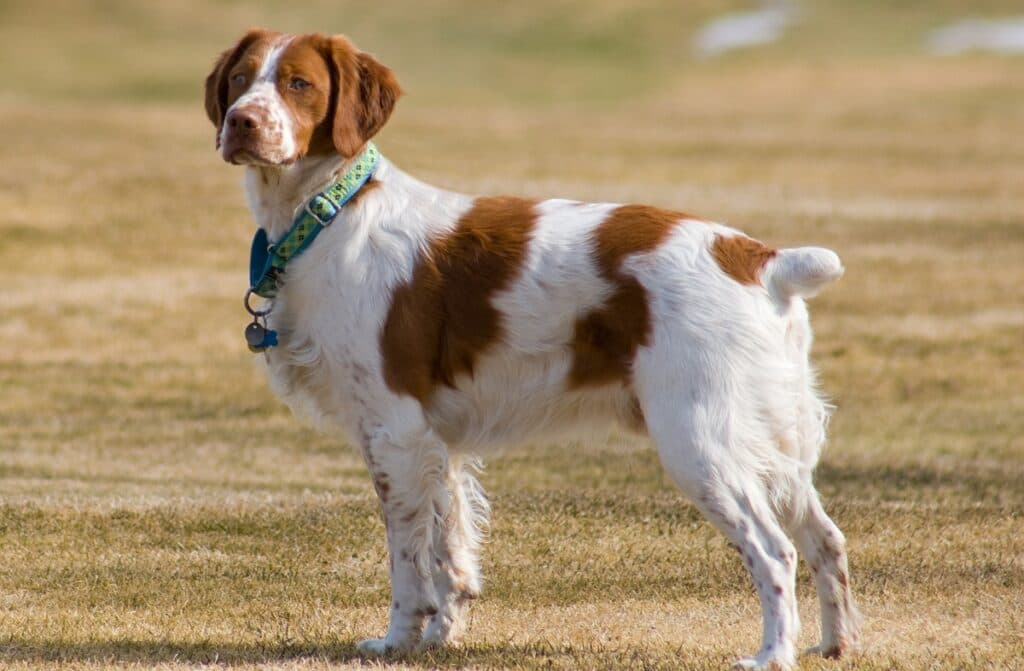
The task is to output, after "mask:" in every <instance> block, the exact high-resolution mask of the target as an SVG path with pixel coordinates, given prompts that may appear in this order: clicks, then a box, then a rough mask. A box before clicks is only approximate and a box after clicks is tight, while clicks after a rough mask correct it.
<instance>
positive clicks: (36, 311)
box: [0, 0, 1024, 669]
mask: <svg viewBox="0 0 1024 671" xmlns="http://www.w3.org/2000/svg"><path fill="white" fill-rule="evenodd" d="M911 4H914V3H911ZM165 5H166V6H165V7H164V8H162V9H157V8H156V7H155V6H154V7H146V6H145V5H141V4H138V5H137V4H134V3H104V4H103V5H102V6H101V7H99V8H98V9H91V8H90V6H89V5H88V4H87V3H71V2H66V3H56V6H55V7H54V8H49V9H48V10H44V9H40V8H39V7H38V6H37V3H20V2H18V3H7V4H5V5H4V6H3V7H0V19H2V20H3V22H2V23H0V38H2V39H0V60H2V61H3V62H4V63H5V64H6V65H7V67H5V68H4V70H5V80H6V81H7V84H6V85H7V86H8V87H9V88H7V89H5V90H6V92H5V93H3V94H0V127H2V128H3V129H4V134H3V137H4V141H3V143H2V144H0V165H3V169H2V170H0V213H2V214H0V264H2V267H3V268H4V270H5V273H4V280H5V281H4V289H3V291H2V292H0V339H2V341H3V343H4V347H3V348H2V350H0V496H2V499H0V501H2V504H0V533H2V539H3V542H2V544H0V664H3V665H4V666H5V667H8V668H25V669H39V668H48V667H51V666H57V665H60V666H63V667H66V668H89V669H99V668H109V667H132V666H145V667H157V668H168V669H181V668H188V667H193V666H197V665H206V664H214V665H230V666H232V667H236V666H237V667H243V668H249V667H273V668H281V669H313V668H324V667H331V668H334V667H347V666H360V665H366V664H365V663H363V662H361V661H359V660H358V658H356V657H355V653H354V641H355V640H357V639H359V638H363V637H366V636H371V635H375V634H379V632H380V631H381V630H382V628H383V626H384V616H385V614H386V603H387V583H386V576H385V572H386V571H385V565H386V562H385V555H384V547H383V532H382V524H381V522H380V520H379V519H378V516H377V512H376V507H375V503H374V501H373V496H372V490H371V487H370V486H369V483H368V481H367V478H366V477H365V473H364V469H363V467H362V464H361V462H360V460H359V458H358V457H357V456H355V455H354V454H353V453H352V452H350V451H349V450H348V449H347V448H346V447H345V446H344V445H342V444H341V443H340V441H339V440H337V439H336V438H335V437H332V436H322V435H317V434H315V433H313V432H311V431H309V430H307V429H304V428H301V427H300V426H299V425H298V424H297V423H296V422H295V420H293V419H292V418H291V417H290V416H289V415H288V413H287V412H286V411H285V410H284V409H283V408H282V407H281V406H280V404H279V403H277V402H276V401H275V400H274V399H273V398H272V397H271V395H270V393H269V391H268V390H267V388H266V385H265V382H264V380H263V377H262V375H261V373H260V371H259V370H258V367H256V366H254V365H253V364H252V357H251V356H250V355H249V354H248V352H246V351H245V349H244V343H243V341H242V339H241V336H240V334H241V329H242V327H243V326H244V316H243V314H242V312H241V308H240V299H239V296H240V294H241V290H242V288H243V284H244V282H245V271H246V268H245V264H246V254H247V245H248V236H249V233H250V231H251V228H250V227H251V224H250V223H249V219H248V216H247V214H246V212H245V211H244V208H243V205H242V197H241V191H240V188H239V181H240V175H239V174H238V173H237V172H236V171H234V170H232V169H231V168H229V167H228V166H225V165H223V164H222V163H221V162H220V161H219V160H218V159H217V157H216V155H215V154H214V153H213V151H212V145H213V137H212V136H213V133H212V129H211V128H209V127H207V122H206V120H205V118H204V115H203V113H202V109H201V104H200V102H199V86H200V82H201V80H202V77H203V76H204V75H205V72H206V68H207V67H208V66H209V64H210V63H211V62H212V58H213V56H214V54H215V53H216V51H217V50H218V49H220V48H223V46H224V45H225V44H226V43H227V42H228V41H229V40H230V39H231V38H233V37H234V36H235V35H236V34H237V33H238V32H239V31H240V30H241V28H242V27H243V26H245V25H249V24H260V23H263V24H271V25H276V26H281V27H284V28H292V29H296V28H298V29H302V28H306V27H309V26H317V27H320V28H321V29H323V30H332V29H340V30H347V31H348V32H351V33H353V34H354V35H355V36H356V38H357V40H359V41H361V42H362V43H363V44H364V45H365V46H367V47H368V48H371V49H372V50H374V51H376V52H377V53H378V54H379V55H381V57H382V58H384V60H385V61H388V62H392V63H395V64H396V66H397V67H398V69H399V72H400V74H401V75H403V80H404V83H405V85H406V88H407V89H409V91H410V92H411V93H410V95H408V96H407V98H406V99H405V100H403V101H402V102H401V103H400V105H399V111H398V113H397V115H396V117H395V119H394V121H393V123H392V124H391V125H390V126H389V128H388V129H387V130H386V132H385V133H384V136H383V137H382V138H381V141H380V145H381V146H382V147H383V149H384V151H385V152H386V153H387V154H388V155H389V157H391V158H392V159H393V160H395V161H396V162H397V163H398V164H399V165H401V166H403V167H405V168H406V169H408V170H409V171H410V172H412V173H413V174H416V175H418V176H420V177H422V178H423V179H425V180H428V181H431V182H434V183H437V184H441V185H445V186H449V187H452V188H458V189H461V190H465V191H472V192H511V193H523V194H527V195H538V196H540V195H561V196H570V197H578V198H587V199H607V200H620V201H641V202H650V203H654V204H658V205H663V206H667V207H678V208H682V209H685V210H688V211H694V212H697V213H701V214H705V215H708V216H714V217H717V218H720V219H722V220H725V221H728V222H730V223H734V224H736V225H739V226H740V227H742V228H744V229H746V230H748V231H749V232H751V233H753V234H756V235H758V236H759V237H761V238H763V239H765V240H767V241H769V242H772V243H774V244H790V243H797V242H800V243H816V244H823V245H828V246H830V247H833V248H834V249H836V250H838V251H839V253H840V255H841V256H842V257H843V259H844V261H845V263H846V265H847V269H848V270H847V276H846V277H845V278H844V280H843V281H842V282H841V283H840V284H839V285H837V286H836V287H833V288H831V289H830V290H829V291H828V292H827V293H826V294H825V295H823V296H822V297H821V298H820V299H818V300H816V301H815V302H814V305H813V307H812V312H813V317H814V323H815V326H816V330H817V334H818V342H817V346H816V358H817V361H818V362H819V364H820V367H821V369H822V373H823V380H824V384H825V387H826V389H827V390H828V391H829V392H830V393H831V394H833V396H834V397H835V399H836V401H837V404H838V406H839V409H838V413H837V415H836V418H835V421H834V423H833V431H832V437H833V438H832V443H831V446H830V447H829V449H828V451H827V453H826V455H825V457H824V462H823V464H822V467H821V468H820V470H819V476H818V480H819V483H820V487H821V489H822V490H823V492H824V494H825V497H826V500H827V503H828V507H829V509H830V511H831V512H832V513H833V514H834V516H835V517H836V519H837V521H838V522H839V523H840V525H841V526H842V527H843V528H844V530H845V531H846V533H847V535H848V537H849V539H850V546H851V562H852V570H853V575H854V581H855V588H856V591H857V593H858V595H859V597H860V600H861V602H862V606H863V610H864V611H865V613H866V615H867V618H868V619H867V623H866V628H865V647H864V651H863V652H862V653H861V654H860V655H858V656H856V657H853V658H851V659H850V660H849V661H844V662H841V663H829V662H822V661H816V660H807V661H805V662H803V663H802V665H801V668H805V669H832V668H837V669H883V668H885V669H888V668H901V669H919V668H936V669H945V668H999V669H1016V668H1022V666H1024V661H1022V660H1024V635H1022V632H1024V615H1022V613H1024V559H1022V557H1024V486H1022V485H1021V482H1022V480H1024V458H1022V457H1024V439H1022V435H1024V353H1022V346H1024V338H1022V333H1024V220H1022V216H1021V212H1024V191H1022V190H1021V184H1024V144H1022V143H1021V142H1019V141H1018V139H1019V138H1020V137H1024V80H1022V79H1021V77H1020V67H1021V63H1020V61H1019V60H1014V59H1010V58H999V57H987V56H970V57H964V58H959V59H933V58H927V57H925V56H922V55H919V54H918V53H917V52H916V50H915V46H914V45H915V44H917V43H919V37H920V36H921V35H922V34H923V32H922V31H924V30H926V29H927V28H929V27H931V26H932V25H934V24H936V23H938V22H940V20H941V19H942V17H944V16H951V15H953V14H954V13H955V10H956V8H957V6H958V5H957V3H955V2H939V3H928V7H927V8H925V7H924V5H921V6H920V7H918V8H917V9H913V8H904V9H902V10H892V9H888V8H887V7H888V4H887V3H875V2H871V3H852V2H847V3H843V2H832V3H824V4H822V5H821V6H820V7H819V8H818V10H817V11H816V12H814V13H812V14H811V15H810V16H808V17H807V18H806V20H805V22H804V23H803V24H801V27H800V28H799V29H798V31H797V32H796V33H794V35H793V37H792V38H791V40H790V41H787V42H784V43H782V44H780V45H776V46H773V47H771V48H769V49H767V50H766V51H764V52H760V53H759V54H740V55H737V56H734V57H730V58H728V59H726V60H725V61H724V62H721V63H705V64H696V63H693V62H691V61H689V60H687V58H686V43H685V38H686V35H687V34H689V33H690V32H691V31H692V30H693V29H694V27H695V26H696V25H697V22H698V21H699V20H700V19H701V18H702V17H704V16H707V15H708V14H710V13H713V12H714V11H715V9H716V7H720V6H721V5H720V4H718V3H713V2H710V1H709V2H701V3H666V4H665V5H660V4H658V3H647V2H645V3H640V4H637V5H636V6H634V7H633V8H632V9H630V10H625V9H622V8H619V7H618V6H617V5H615V4H613V3H606V2H599V3H586V4H584V3H582V2H569V1H566V2H559V3H554V4H553V5H550V6H549V5H545V6H544V7H543V8H542V7H541V6H539V5H538V6H528V5H526V6H523V5H518V4H515V5H509V6H507V7H506V8H504V9H501V10H496V9H495V10H488V11H483V10H476V9H474V5H472V4H471V3H469V2H468V0H467V1H465V2H462V1H459V0H455V1H453V2H447V3H443V4H442V5H439V6H438V7H437V8H435V9H433V10H430V11H427V10H425V9H422V8H420V7H419V5H414V4H411V3H407V4H401V3H400V4H393V3H392V4H384V3H381V4H380V5H377V4H374V5H372V6H369V7H366V6H365V3H362V4H359V5H356V4H346V5H344V7H343V8H342V9H338V7H337V5H336V3H334V2H326V1H324V2H318V3H313V5H312V6H311V7H309V8H307V9H305V10H303V11H301V12H299V11H297V10H292V9H289V10H288V11H287V12H285V11H283V10H276V9H271V8H266V7H260V8H257V9H255V10H252V9H246V8H244V7H243V6H241V5H235V4H230V3H226V4H222V5H218V6H217V7H214V8H207V7H205V5H200V4H199V3H192V2H181V3H165ZM738 5H739V3H729V6H738ZM680 6H682V8H680ZM855 6H856V8H855ZM914 6H916V5H914ZM1001 7H1002V8H1010V7H1011V3H1007V2H1003V3H999V2H989V3H987V4H986V5H985V6H984V7H983V9H985V10H986V11H990V12H995V11H998V10H999V9H1000V8H1001ZM335 16H343V18H337V19H335V18H334V17H335ZM325 17H328V18H329V20H328V18H325ZM581 17H584V18H581ZM325 23H328V24H330V25H325ZM830 30H831V31H833V32H831V33H830V32H828V31H830ZM828 35H833V36H834V39H829V38H828V37H827V36H828ZM829 45H834V47H835V48H834V49H831V50H829V51H827V53H825V55H823V56H821V55H820V54H821V53H822V51H821V50H822V49H824V48H825V47H827V46H829ZM26 54H27V55H26ZM484 484H485V485H486V486H487V487H488V489H489V490H490V492H491V493H492V496H493V499H494V508H495V527H494V531H493V534H492V538H491V540H490V542H489V544H488V546H487V548H486V552H485V564H486V574H487V585H486V594H485V597H484V598H483V599H482V600H481V601H480V602H479V603H478V604H476V605H475V607H474V609H473V614H472V619H473V623H472V628H471V633H470V636H469V640H468V644H467V646H466V647H465V648H464V649H462V650H458V651H453V652H450V653H437V654H434V655H428V656H425V657H420V658H409V659H404V660H393V661H392V662H388V663H387V664H386V666H387V667H388V668H395V669H401V668H424V667H441V668H456V667H463V666H468V667H476V668H499V667H500V668H531V669H533V668H556V669H575V668H613V667H614V668H666V669H667V668H679V667H682V668H694V669H720V668H723V667H724V666H725V665H726V664H727V662H728V661H729V660H730V659H731V658H732V657H733V656H735V655H736V654H738V653H741V652H750V651H752V650H753V649H754V648H755V647H756V645H757V638H758V631H759V627H760V625H759V624H758V620H757V603H756V598H755V597H754V595H753V593H752V589H751V587H750V585H749V579H748V578H747V576H746V575H745V573H744V571H743V569H742V566H741V565H740V563H739V562H738V561H737V560H736V558H735V557H734V554H733V553H731V552H729V551H728V550H727V548H726V546H725V544H724V542H723V540H722V538H721V537H719V535H718V534H717V533H715V532H714V531H713V530H712V529H711V528H710V527H709V526H708V525H707V524H706V523H704V522H703V521H702V520H700V519H699V517H698V515H697V514H696V513H695V511H694V510H693V508H692V507H690V506H689V505H688V504H687V503H685V502H684V501H682V500H681V499H680V497H679V496H678V495H677V493H676V491H675V489H674V488H673V487H672V486H671V484H670V483H669V482H668V481H667V480H666V479H665V477H664V476H663V475H662V474H661V473H660V469H659V467H658V465H657V463H656V458H655V456H654V455H653V453H652V452H651V451H650V450H648V449H646V447H645V446H644V445H642V444H637V443H633V442H630V441H627V440H625V439H622V438H620V437H616V436H613V437H611V438H609V440H608V441H606V442H603V443H598V444H588V445H576V446H573V447H572V448H571V449H569V450H566V449H564V448H557V449H556V447H555V446H553V445H535V446H531V447H528V448H525V449H524V450H523V451H520V452H516V453H514V454H512V455H509V456H508V457H506V458H503V459H500V460H496V461H495V462H494V463H493V464H491V466H490V469H489V470H488V472H487V473H486V475H485V477H484ZM799 596H800V600H801V612H802V614H803V616H804V621H805V633H804V635H803V638H802V640H803V642H804V643H806V644H810V643H812V642H813V640H814V637H815V634H816V613H815V611H816V609H815V608H814V607H813V603H812V600H813V594H812V588H811V586H810V583H809V581H808V579H807V576H806V574H804V573H801V576H800V585H799ZM371 666H372V665H371Z"/></svg>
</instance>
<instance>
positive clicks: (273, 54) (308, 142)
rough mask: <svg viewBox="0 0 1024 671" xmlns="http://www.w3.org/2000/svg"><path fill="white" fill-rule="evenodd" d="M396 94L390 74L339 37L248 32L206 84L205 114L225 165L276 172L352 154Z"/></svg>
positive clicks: (387, 112) (379, 123)
mask: <svg viewBox="0 0 1024 671" xmlns="http://www.w3.org/2000/svg"><path fill="white" fill-rule="evenodd" d="M400 94H401V88H400V87H399V86H398V80H397V79H395V75H394V73H392V72H391V70H390V69H388V68H387V67H385V66H384V65H381V64H380V63H379V62H378V61H377V60H376V59H374V58H373V56H371V55H369V54H367V53H364V52H362V51H360V50H359V49H357V48H356V47H355V46H354V45H353V44H352V43H351V42H349V41H348V40H347V39H346V38H345V37H343V36H341V35H335V36H330V37H328V36H326V35H318V34H308V35H285V34H281V33H274V32H270V31H267V30H250V31H249V32H247V33H246V34H245V35H243V36H242V39H240V40H239V41H238V44H236V45H235V46H234V47H232V48H230V49H228V50H227V51H225V52H224V53H222V54H221V55H220V58H218V59H217V63H216V65H214V68H213V72H211V73H210V75H209V76H208V77H207V78H206V114H207V115H208V116H209V117H210V121H212V122H213V125H214V126H216V127H217V147H218V149H220V153H221V156H222V157H223V158H224V160H225V161H229V162H231V163H236V164H250V165H263V166H282V165H289V164H291V163H294V162H295V161H297V160H299V159H301V158H302V157H304V156H307V155H320V154H327V153H339V154H341V155H342V156H346V157H352V156H355V155H356V154H358V153H359V151H360V150H361V149H362V147H363V145H364V144H366V142H367V141H368V140H369V139H370V138H371V137H373V136H374V135H375V134H376V133H377V131H379V130H380V128H381V126H383V125H384V123H385V122H386V121H387V120H388V117H389V116H391V110H392V109H393V108H394V106H395V101H396V100H397V99H398V96H399V95H400Z"/></svg>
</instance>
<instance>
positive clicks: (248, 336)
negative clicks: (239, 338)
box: [245, 322, 267, 352]
mask: <svg viewBox="0 0 1024 671" xmlns="http://www.w3.org/2000/svg"><path fill="white" fill-rule="evenodd" d="M266 336H267V329H265V328H263V327H262V326H260V325H259V324H258V323H256V322H253V323H251V324H249V325H248V326H246V327H245V342H247V343H248V344H249V349H251V350H252V351H253V352H262V351H263V350H265V349H266V348H267V346H266V345H265V344H264V343H263V339H264V338H265V337H266Z"/></svg>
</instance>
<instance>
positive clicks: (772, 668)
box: [730, 653, 793, 671]
mask: <svg viewBox="0 0 1024 671" xmlns="http://www.w3.org/2000/svg"><path fill="white" fill-rule="evenodd" d="M792 668H793V663H792V662H789V661H787V660H786V659H784V657H781V656H776V655H772V654H764V653H762V654H760V655H758V656H757V657H744V658H743V659H737V660H736V661H735V662H733V664H732V667H731V668H730V671H789V669H792Z"/></svg>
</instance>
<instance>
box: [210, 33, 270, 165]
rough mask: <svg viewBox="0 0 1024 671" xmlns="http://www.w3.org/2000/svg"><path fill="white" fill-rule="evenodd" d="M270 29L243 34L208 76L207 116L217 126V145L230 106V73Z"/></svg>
mask: <svg viewBox="0 0 1024 671" xmlns="http://www.w3.org/2000/svg"><path fill="white" fill-rule="evenodd" d="M270 34H271V33H270V31H267V30H263V29H260V28H252V29H250V30H249V31H248V32H247V33H246V34H245V35H243V36H242V38H241V39H240V40H238V43H237V44H236V45H235V46H233V47H231V48H230V49H228V50H227V51H224V52H223V53H222V54H221V55H220V56H219V57H218V58H217V62H216V63H215V64H214V66H213V70H212V71H211V72H210V74H209V75H207V76H206V116H208V117H209V118H210V121H211V122H213V125H214V126H215V127H216V128H217V146H218V147H219V146H220V127H221V125H222V124H223V123H224V114H225V112H227V107H228V74H229V73H230V72H231V68H233V67H235V64H236V63H238V59H240V58H241V57H242V54H244V53H245V50H246V49H248V48H249V47H250V46H251V45H252V43H253V42H255V41H256V40H258V39H260V38H261V37H266V36H268V35H270Z"/></svg>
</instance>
